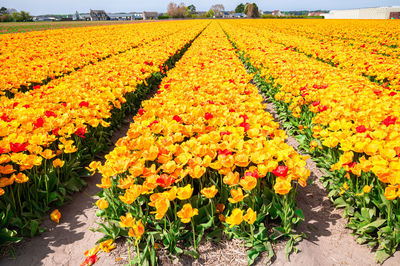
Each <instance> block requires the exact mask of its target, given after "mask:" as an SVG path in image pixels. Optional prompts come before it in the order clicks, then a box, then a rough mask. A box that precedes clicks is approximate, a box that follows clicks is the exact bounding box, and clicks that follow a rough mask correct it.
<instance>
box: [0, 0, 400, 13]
mask: <svg viewBox="0 0 400 266" xmlns="http://www.w3.org/2000/svg"><path fill="white" fill-rule="evenodd" d="M252 1H254V0H252ZM169 2H171V1H170V0H145V1H143V0H0V6H5V7H7V8H15V9H17V10H24V11H28V12H30V13H31V14H32V15H39V14H49V13H52V14H72V13H75V11H79V12H88V11H89V9H104V10H106V11H107V12H130V11H159V12H166V9H167V5H168V3H169ZM175 2H176V3H180V2H184V3H185V4H186V5H190V4H194V5H195V6H196V8H197V10H203V11H206V10H208V9H209V8H210V6H211V5H213V4H223V5H224V6H225V10H233V9H234V8H235V7H236V6H237V5H238V4H239V3H241V2H246V1H228V0H217V1H212V0H193V1H175ZM255 2H256V3H257V5H258V6H259V8H260V9H261V10H275V9H279V10H313V9H328V10H329V9H347V8H359V7H376V6H396V5H397V6H400V0H300V1H299V0H280V1H266V0H264V1H261V0H260V1H255Z"/></svg>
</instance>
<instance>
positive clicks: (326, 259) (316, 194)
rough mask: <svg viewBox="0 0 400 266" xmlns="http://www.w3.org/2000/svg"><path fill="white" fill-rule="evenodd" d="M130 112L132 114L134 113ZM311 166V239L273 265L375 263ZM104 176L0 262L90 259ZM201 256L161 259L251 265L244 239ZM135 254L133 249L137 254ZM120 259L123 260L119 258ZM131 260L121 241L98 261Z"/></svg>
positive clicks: (307, 193) (206, 248) (304, 205)
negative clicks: (57, 218) (87, 253)
mask: <svg viewBox="0 0 400 266" xmlns="http://www.w3.org/2000/svg"><path fill="white" fill-rule="evenodd" d="M267 111H269V112H270V113H273V114H274V113H275V112H274V110H273V106H272V105H271V104H268V108H267ZM130 117H131V116H130ZM129 122H130V121H126V123H124V125H123V126H122V128H121V130H120V131H118V132H116V133H115V134H114V136H113V142H115V141H116V140H117V139H118V138H120V137H121V136H124V135H125V133H126V131H127V129H128V127H129ZM288 143H289V144H290V145H292V146H294V147H297V146H298V143H297V141H296V140H295V139H294V138H291V137H290V138H289V139H288ZM307 167H308V168H309V169H310V170H311V172H312V175H311V177H310V179H311V181H312V182H311V184H310V185H308V186H307V187H305V188H300V189H299V192H298V196H297V199H298V204H299V207H300V208H301V209H302V210H303V212H304V215H305V221H304V222H303V223H302V224H301V225H300V226H299V228H298V229H297V230H298V231H299V232H305V233H306V234H307V239H303V240H302V241H301V242H300V243H299V244H298V248H299V249H300V251H299V253H297V254H292V255H291V256H290V261H287V260H286V257H285V252H284V243H280V244H278V245H276V246H275V250H276V256H275V257H274V258H273V262H272V264H273V265H307V266H308V265H310V266H312V265H375V264H374V260H373V256H374V255H373V253H372V252H371V250H370V249H369V248H368V247H366V246H361V245H358V244H357V243H356V242H355V241H354V238H353V237H352V236H351V234H350V233H351V232H350V230H348V229H346V227H345V225H346V220H345V219H343V218H342V216H341V211H340V210H337V209H335V208H334V207H333V205H332V204H331V203H330V201H329V199H328V198H327V197H326V194H327V193H326V191H325V190H324V189H323V187H322V185H321V183H320V182H319V181H318V178H319V177H321V176H322V172H321V171H320V170H319V169H318V168H317V167H316V165H315V163H314V162H313V161H311V160H310V159H309V160H307ZM99 180H100V176H98V175H96V176H93V177H92V178H90V179H88V180H87V181H88V186H87V187H86V188H85V189H84V191H82V192H80V193H76V194H75V195H73V200H72V201H71V202H70V203H69V204H67V205H65V206H63V207H62V208H60V209H59V210H60V211H61V213H62V218H61V222H60V224H59V225H56V224H54V223H52V222H51V221H49V220H48V219H47V220H46V221H45V226H47V227H48V228H49V230H48V231H47V232H45V233H43V234H42V235H40V236H36V237H34V238H32V239H27V240H24V241H22V243H21V244H20V245H19V246H18V247H17V248H16V258H9V257H6V258H1V259H0V265H7V266H21V265H23V266H29V265H32V266H36V265H46V266H47V265H48V266H52V265H79V264H80V263H81V262H83V260H84V259H85V257H84V255H83V253H84V251H85V250H87V249H90V248H92V247H93V246H94V245H95V242H96V241H97V240H98V239H99V238H100V237H101V234H100V233H94V232H91V231H89V228H91V227H96V224H95V222H96V221H97V220H98V218H97V217H96V216H95V211H96V208H95V207H94V206H93V204H94V202H95V199H94V198H93V197H92V195H94V194H96V193H97V192H98V191H99V189H98V188H97V187H96V183H99ZM199 252H200V258H199V259H198V260H197V261H196V260H193V259H192V258H190V257H187V256H182V257H180V258H178V259H175V260H171V259H169V258H168V257H167V256H166V255H165V253H164V252H159V258H160V262H159V263H160V264H161V265H224V266H226V265H246V264H247V261H246V249H245V248H244V247H243V246H242V242H241V241H239V240H232V241H227V240H223V241H221V242H220V243H205V242H204V243H202V244H201V245H200V247H199ZM132 255H134V254H132ZM117 260H118V261H117ZM127 261H128V253H127V245H126V244H125V243H121V242H118V243H117V249H116V250H114V251H112V252H111V253H110V254H106V253H100V254H99V261H98V262H97V263H96V265H99V266H101V265H104V266H108V265H121V264H123V263H126V262H127ZM399 262H400V254H399V252H397V253H396V254H395V256H394V257H391V258H390V259H389V260H387V261H386V262H385V263H384V265H385V266H389V265H399V264H400V263H399ZM266 263H267V260H266V255H264V256H262V257H261V258H260V259H259V260H258V261H257V263H256V264H257V265H266Z"/></svg>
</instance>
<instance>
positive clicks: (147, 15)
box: [143, 11, 158, 20]
mask: <svg viewBox="0 0 400 266" xmlns="http://www.w3.org/2000/svg"><path fill="white" fill-rule="evenodd" d="M157 18H158V12H146V11H145V12H143V19H144V20H146V19H157Z"/></svg>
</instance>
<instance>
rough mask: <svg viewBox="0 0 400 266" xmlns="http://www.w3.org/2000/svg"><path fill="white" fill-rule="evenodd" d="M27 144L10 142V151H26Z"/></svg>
mask: <svg viewBox="0 0 400 266" xmlns="http://www.w3.org/2000/svg"><path fill="white" fill-rule="evenodd" d="M27 146H28V143H12V142H10V150H11V151H12V152H23V151H25V150H26V147H27Z"/></svg>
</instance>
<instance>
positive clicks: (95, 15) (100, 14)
mask: <svg viewBox="0 0 400 266" xmlns="http://www.w3.org/2000/svg"><path fill="white" fill-rule="evenodd" d="M90 20H93V21H94V20H110V17H109V16H108V15H107V13H106V12H105V11H104V10H90Z"/></svg>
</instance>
